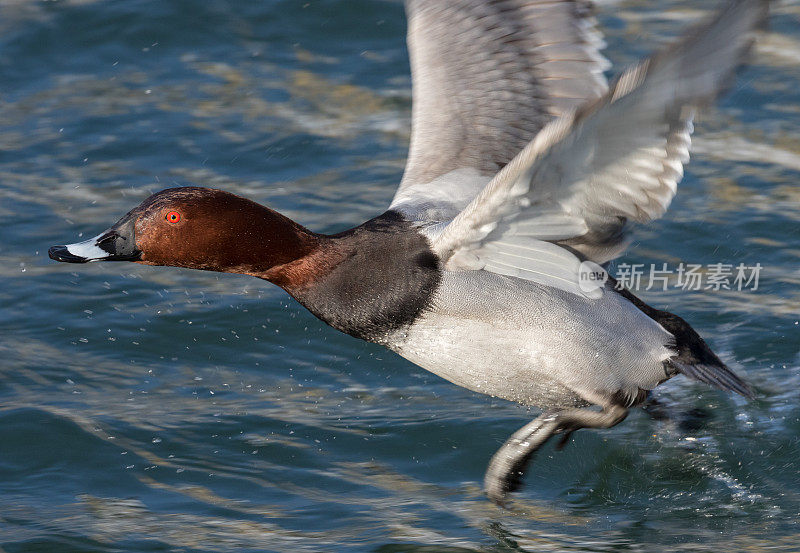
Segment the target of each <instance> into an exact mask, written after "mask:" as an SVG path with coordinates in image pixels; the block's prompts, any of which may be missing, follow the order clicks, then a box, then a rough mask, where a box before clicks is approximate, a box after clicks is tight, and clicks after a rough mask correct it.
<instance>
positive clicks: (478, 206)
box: [49, 0, 768, 504]
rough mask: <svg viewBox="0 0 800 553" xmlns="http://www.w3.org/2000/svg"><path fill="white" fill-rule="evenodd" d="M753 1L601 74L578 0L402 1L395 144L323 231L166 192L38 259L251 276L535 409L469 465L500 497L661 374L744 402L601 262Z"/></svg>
mask: <svg viewBox="0 0 800 553" xmlns="http://www.w3.org/2000/svg"><path fill="white" fill-rule="evenodd" d="M767 5H768V2H767V1H766V0H730V1H728V2H726V3H725V4H724V5H723V6H722V8H721V9H720V10H719V11H718V12H717V13H716V14H715V15H713V16H712V17H710V18H709V19H707V20H705V21H703V22H701V23H700V24H698V25H697V26H696V27H695V28H693V29H691V30H690V31H689V32H688V33H687V34H686V35H685V36H684V37H683V38H682V39H680V40H679V41H677V42H676V43H674V44H673V45H671V46H669V47H667V48H665V49H663V50H662V51H660V52H658V53H656V54H655V55H653V56H652V57H650V58H648V59H645V60H643V61H641V62H640V63H638V64H636V65H635V66H633V67H631V68H629V69H627V70H625V71H624V72H622V73H621V74H620V75H619V77H618V78H617V79H616V80H614V81H613V82H612V83H611V84H609V83H608V82H607V81H606V79H605V76H604V71H605V70H606V69H607V68H608V62H607V60H606V59H605V58H604V57H603V56H602V55H601V54H600V52H599V50H600V48H601V47H602V39H601V36H600V34H599V33H598V31H597V30H596V28H595V22H594V19H593V17H592V15H591V10H590V5H589V4H588V3H587V2H584V1H581V0H574V1H573V0H563V1H554V0H486V1H482V0H449V1H447V2H442V1H440V0H408V1H407V2H406V11H407V15H408V48H409V54H410V58H411V69H412V80H413V93H412V95H413V98H412V99H413V106H412V123H413V126H412V133H411V146H410V150H409V154H408V161H407V164H406V169H405V172H404V174H403V177H402V181H401V182H400V186H399V188H398V190H397V193H396V194H395V196H394V199H393V201H392V203H391V205H390V206H389V209H388V210H387V211H386V212H385V213H383V214H381V215H378V216H377V217H375V218H374V219H371V220H370V221H367V222H366V223H364V224H362V225H359V226H357V227H355V228H353V229H350V230H346V231H344V232H340V233H338V234H333V235H325V234H320V233H316V232H313V231H311V230H309V229H307V228H305V227H303V226H302V225H300V224H298V223H295V222H294V221H292V220H290V219H288V218H286V217H284V216H283V215H281V214H279V213H277V212H275V211H273V210H271V209H269V208H268V207H265V206H262V205H259V204H257V203H255V202H253V201H250V200H248V199H245V198H242V197H239V196H236V195H233V194H230V193H227V192H224V191H221V190H215V189H208V188H200V187H180V188H170V189H167V190H163V191H161V192H158V193H157V194H154V195H153V196H151V197H149V198H147V199H146V200H144V201H143V202H142V203H141V204H140V205H139V206H137V207H135V208H134V209H132V210H131V211H130V212H129V213H128V214H126V215H125V216H124V217H122V219H120V220H119V221H118V222H117V223H115V224H114V225H112V226H111V227H110V228H109V229H107V230H106V231H104V232H102V233H100V234H99V235H98V236H96V237H94V238H92V239H90V240H87V241H84V242H79V243H75V244H69V245H63V246H53V247H52V248H50V250H49V255H50V257H51V258H53V259H55V260H57V261H64V262H71V263H83V262H88V261H114V260H116V261H123V260H124V261H131V262H135V263H141V264H147V265H169V266H178V267H189V268H194V269H203V270H210V271H221V272H227V273H241V274H247V275H252V276H255V277H259V278H262V279H265V280H268V281H270V282H272V283H275V284H277V285H278V286H281V287H282V288H283V289H284V290H286V291H287V292H288V293H289V294H291V295H292V296H293V297H294V298H295V299H297V301H299V302H300V303H301V304H302V305H304V306H305V307H306V308H308V309H309V310H310V311H311V312H312V313H313V314H314V315H316V316H317V317H319V318H320V319H321V320H323V321H324V322H326V323H328V324H329V325H331V326H333V327H334V328H336V329H338V330H341V331H342V332H345V333H347V334H350V335H352V336H356V337H358V338H362V339H364V340H368V341H371V342H376V343H378V344H382V345H384V346H385V347H387V348H389V349H391V350H393V351H395V352H397V353H398V354H400V355H401V356H403V357H405V358H406V359H409V360H410V361H412V362H414V363H416V364H418V365H419V366H421V367H423V368H425V369H427V370H429V371H431V372H433V373H435V374H437V375H439V376H441V377H443V378H445V379H447V380H449V381H451V382H453V383H455V384H457V385H459V386H463V387H465V388H468V389H470V390H474V391H477V392H482V393H485V394H489V395H492V396H495V397H500V398H504V399H508V400H511V401H516V402H519V403H522V404H525V405H529V406H534V407H538V408H540V409H542V414H541V415H540V416H539V417H537V418H536V419H535V420H533V421H532V422H531V423H529V424H527V425H526V426H524V427H523V428H521V429H520V430H519V431H517V432H516V433H514V434H513V435H512V436H511V438H509V440H508V441H506V443H505V444H504V445H503V446H502V447H501V448H500V449H499V450H498V452H497V453H496V454H495V455H494V457H493V458H492V460H491V461H490V464H489V468H488V470H487V472H486V476H485V479H484V485H485V489H486V492H487V494H488V496H489V498H490V499H492V500H493V501H495V502H497V503H500V504H502V503H503V502H504V501H505V499H506V497H507V494H508V493H509V492H510V491H513V490H514V489H516V488H517V487H518V486H519V484H520V482H521V477H522V475H523V473H524V471H525V468H526V466H527V465H528V462H529V460H530V459H531V457H532V456H533V454H534V453H535V452H536V451H537V450H538V449H539V448H540V447H541V446H542V445H543V444H544V443H545V442H546V441H547V440H548V439H550V438H551V437H552V436H554V435H557V434H560V435H561V444H562V445H563V444H565V443H566V442H567V440H568V439H569V436H570V435H571V434H572V432H574V431H575V430H578V429H581V428H609V427H612V426H614V425H616V424H618V423H619V422H621V421H622V420H623V419H624V418H625V417H626V415H627V413H628V410H629V409H630V408H631V407H634V406H637V405H640V404H642V403H643V402H644V401H645V400H646V399H647V395H648V392H649V391H650V390H652V389H653V388H655V387H656V386H657V385H658V384H660V383H662V382H664V381H666V380H668V379H669V378H671V377H673V376H675V375H677V374H684V375H686V376H688V377H690V378H693V379H695V380H699V381H702V382H705V383H708V384H711V385H713V386H716V387H718V388H721V389H723V390H728V391H733V392H736V393H739V394H742V395H744V396H747V397H751V396H752V391H751V389H750V387H749V386H748V385H747V384H746V383H745V382H744V381H742V380H741V379H740V378H739V377H738V376H736V375H735V374H734V373H733V372H732V371H731V370H730V369H728V368H727V367H726V366H725V364H724V363H723V362H722V361H721V360H720V359H719V357H717V356H716V355H715V354H714V353H713V352H712V351H711V349H710V348H709V347H708V345H707V344H706V343H705V342H704V341H703V339H702V338H700V336H699V335H698V334H697V333H696V332H695V331H694V330H693V329H692V327H691V326H689V324H688V323H686V322H685V321H684V320H683V319H681V318H680V317H678V316H677V315H674V314H672V313H668V312H666V311H661V310H658V309H655V308H653V307H650V306H648V305H647V304H645V303H644V302H642V301H641V300H640V299H638V298H637V297H636V296H634V295H633V294H632V293H631V292H630V291H627V290H624V289H619V287H617V286H615V281H614V279H613V278H612V277H610V276H609V275H608V274H607V273H606V272H605V268H604V267H605V265H606V264H607V263H608V262H609V261H611V260H613V259H614V258H616V257H618V256H619V255H620V254H621V253H622V252H623V251H624V250H625V248H626V246H627V244H628V242H629V233H630V230H631V228H632V227H633V226H634V225H635V224H636V223H647V222H649V221H652V220H654V219H657V218H659V217H661V216H662V215H663V214H664V212H665V211H666V210H667V208H668V206H669V204H670V202H671V200H672V198H673V197H674V195H675V193H676V191H677V185H678V182H679V181H680V179H681V177H682V175H683V164H684V163H686V162H687V161H688V158H689V146H690V134H691V132H692V118H693V116H694V114H695V111H696V110H697V109H699V108H702V107H703V106H704V105H707V104H708V103H710V102H711V101H713V100H714V98H715V97H716V96H718V94H719V93H720V92H721V91H722V90H724V88H725V87H726V86H727V85H729V84H730V83H731V82H732V80H733V78H734V73H735V70H736V68H737V66H738V65H740V63H741V62H742V60H743V59H744V57H745V55H746V54H747V52H748V50H749V49H750V46H751V44H752V42H753V40H754V35H755V32H756V31H757V29H758V28H759V27H760V26H761V25H762V24H763V23H764V21H765V19H766V17H767ZM586 275H590V276H591V278H586Z"/></svg>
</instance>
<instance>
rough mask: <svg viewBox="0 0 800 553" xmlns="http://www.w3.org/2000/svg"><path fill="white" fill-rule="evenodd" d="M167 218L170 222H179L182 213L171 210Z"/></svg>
mask: <svg viewBox="0 0 800 553" xmlns="http://www.w3.org/2000/svg"><path fill="white" fill-rule="evenodd" d="M166 219H167V221H168V222H170V223H177V222H178V221H180V220H181V214H180V213H178V212H177V211H170V212H169V213H167V217H166Z"/></svg>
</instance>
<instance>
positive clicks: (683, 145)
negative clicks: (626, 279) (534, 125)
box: [432, 0, 768, 296]
mask: <svg viewBox="0 0 800 553" xmlns="http://www.w3.org/2000/svg"><path fill="white" fill-rule="evenodd" d="M767 4H768V2H767V0H734V1H732V2H729V3H728V4H727V5H726V6H725V7H724V8H723V9H722V10H721V11H720V12H719V13H717V14H716V15H715V16H714V17H713V18H711V19H710V20H709V21H706V22H705V23H704V24H701V25H700V26H699V27H697V28H696V29H694V30H693V31H692V32H690V33H689V34H688V35H687V36H686V38H684V39H683V40H682V41H680V42H678V43H677V44H675V45H674V46H672V47H671V48H668V49H667V50H665V51H663V52H661V53H659V54H657V55H655V56H653V57H652V58H650V59H647V60H645V61H643V62H641V63H640V64H638V65H637V66H635V67H633V68H631V69H629V70H627V71H626V72H625V73H623V74H622V76H621V77H620V78H619V79H618V80H617V81H616V82H615V83H614V84H612V86H611V89H610V90H609V91H608V93H607V94H606V95H605V96H604V97H603V98H602V99H601V100H599V101H597V102H595V103H594V104H592V105H588V106H585V107H582V108H581V109H579V110H578V111H577V112H575V113H571V114H567V115H564V116H562V117H560V118H558V119H556V120H555V121H553V122H551V123H549V124H548V125H547V126H546V127H545V128H544V129H543V130H542V131H541V132H540V133H539V134H538V135H537V136H536V138H535V139H534V140H533V141H532V142H530V143H529V144H528V145H527V146H526V147H525V148H524V149H523V150H522V152H520V154H519V155H517V156H516V157H515V158H514V159H513V160H512V161H511V162H510V163H509V164H508V165H506V166H505V167H504V168H503V169H502V170H501V171H500V172H499V173H498V174H497V175H496V176H495V177H494V178H493V179H492V181H491V182H490V183H489V184H488V185H487V186H486V187H485V188H484V189H483V190H482V191H481V192H480V193H479V194H478V196H477V197H476V198H475V199H474V200H473V201H472V202H471V203H470V204H469V205H468V206H467V207H466V208H465V209H464V210H463V211H462V212H461V213H459V214H458V216H456V217H455V218H454V219H453V220H452V221H451V222H450V223H449V224H448V225H447V226H446V227H445V228H444V229H443V230H442V231H441V232H440V233H439V234H437V235H435V236H433V242H432V244H433V248H434V250H435V251H436V252H437V254H438V255H439V256H440V258H441V259H442V260H444V261H445V262H446V268H448V269H451V270H474V269H486V270H489V271H493V272H496V273H500V274H507V275H513V276H517V277H521V278H526V279H529V280H533V281H538V282H542V283H544V284H547V285H551V286H556V287H559V288H562V289H565V290H569V291H572V292H576V293H579V294H583V295H590V296H596V295H598V294H601V293H602V290H599V289H594V290H592V291H591V292H589V293H587V292H586V291H584V290H581V288H580V287H579V286H578V276H577V270H578V266H579V260H578V257H577V256H576V255H573V253H571V252H572V251H575V250H577V251H578V252H580V253H581V254H583V255H584V256H586V257H587V258H589V259H591V260H593V261H595V262H597V263H602V262H604V261H607V260H608V259H611V258H613V257H615V256H616V255H619V253H620V252H621V250H622V249H623V248H624V238H623V234H624V232H623V231H624V227H625V225H626V222H627V221H630V220H632V221H637V222H642V223H644V222H647V221H651V220H653V219H656V218H658V217H660V216H661V215H662V214H663V213H664V211H665V210H666V209H667V207H668V205H669V203H670V201H671V200H672V197H673V196H674V195H675V190H676V184H677V182H678V180H679V179H680V178H681V175H682V172H683V168H682V164H683V162H685V161H686V160H687V158H688V146H689V132H690V131H691V118H692V113H693V111H694V109H695V107H697V106H700V105H702V104H704V103H707V102H708V101H710V100H711V99H713V98H714V97H715V96H716V95H717V94H718V93H719V91H720V90H721V89H722V88H723V87H724V86H725V85H726V84H727V83H728V82H730V81H731V80H732V77H733V74H734V70H735V68H736V67H737V65H738V64H739V62H740V61H741V59H742V57H743V56H744V54H745V53H746V52H747V51H748V49H749V46H750V44H751V43H752V39H753V35H754V30H755V29H756V28H757V27H758V26H759V25H760V24H761V23H762V22H763V21H764V20H765V18H766V13H767ZM553 242H555V243H553ZM556 244H561V245H566V246H569V247H568V248H562V247H560V246H559V245H556Z"/></svg>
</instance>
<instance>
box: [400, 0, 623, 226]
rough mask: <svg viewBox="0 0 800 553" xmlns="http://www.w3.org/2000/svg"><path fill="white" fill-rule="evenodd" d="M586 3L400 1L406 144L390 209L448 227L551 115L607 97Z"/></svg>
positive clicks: (602, 65) (605, 64) (599, 44)
mask: <svg viewBox="0 0 800 553" xmlns="http://www.w3.org/2000/svg"><path fill="white" fill-rule="evenodd" d="M590 8H591V4H590V2H588V1H587V0H407V2H406V12H407V15H408V50H409V56H410V58H411V75H412V82H413V92H412V100H413V105H412V132H411V146H410V149H409V154H408V161H407V163H406V170H405V173H404V175H403V179H402V182H401V184H400V187H399V189H398V190H397V193H396V195H395V197H394V200H393V201H392V205H391V208H392V209H397V210H400V211H402V212H404V213H405V214H406V215H409V216H411V217H412V218H414V219H417V220H439V221H443V220H444V221H447V220H450V219H452V218H453V217H454V216H455V215H456V214H458V212H460V211H461V210H462V209H463V208H464V207H465V206H466V205H467V204H468V203H469V201H470V200H472V198H474V197H475V195H476V194H477V193H478V192H479V191H480V190H481V189H482V188H483V187H484V186H485V185H486V183H488V182H489V180H491V177H492V176H493V175H494V174H495V173H497V171H498V170H499V169H500V168H501V167H503V166H504V165H505V164H507V163H508V162H509V161H511V159H512V158H513V157H514V156H515V155H516V154H517V153H519V151H520V150H521V149H522V148H523V147H524V146H525V144H527V143H528V142H529V141H530V140H531V139H532V138H533V137H534V136H536V133H538V132H539V131H540V130H541V129H542V127H544V125H545V124H547V123H548V122H549V121H551V120H552V119H553V118H555V117H557V116H560V115H562V114H564V113H566V112H568V111H569V110H571V109H574V108H576V107H578V106H579V105H582V104H583V103H585V102H586V101H587V100H592V99H596V98H599V97H600V96H602V95H603V93H604V92H605V91H606V90H607V83H606V80H605V77H604V76H603V71H604V70H605V69H606V68H607V67H608V65H609V64H608V61H607V60H606V59H605V58H604V57H603V56H601V55H600V54H599V49H600V48H602V46H603V41H602V37H601V36H600V34H599V33H598V32H597V31H596V30H595V28H594V23H595V22H594V18H593V17H592V16H591V13H590V12H591V10H590Z"/></svg>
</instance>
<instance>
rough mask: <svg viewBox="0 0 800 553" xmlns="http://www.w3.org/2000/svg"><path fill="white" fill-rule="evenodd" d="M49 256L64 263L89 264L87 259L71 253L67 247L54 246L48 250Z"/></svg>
mask: <svg viewBox="0 0 800 553" xmlns="http://www.w3.org/2000/svg"><path fill="white" fill-rule="evenodd" d="M47 255H49V256H50V259H53V260H54V261H63V262H65V263H87V262H88V261H89V260H88V259H86V258H85V257H81V256H80V255H75V254H74V253H70V251H69V249H67V247H66V246H52V247H51V248H50V249H49V250H47Z"/></svg>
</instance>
